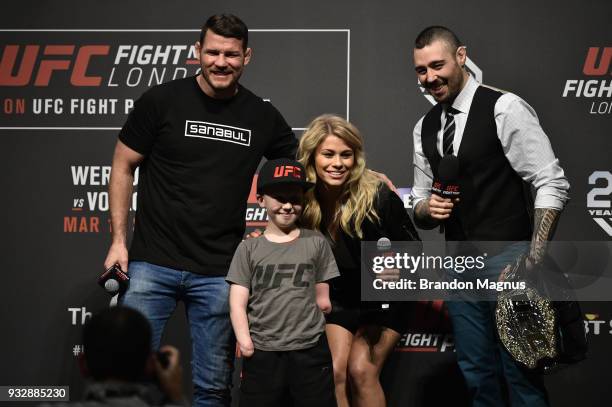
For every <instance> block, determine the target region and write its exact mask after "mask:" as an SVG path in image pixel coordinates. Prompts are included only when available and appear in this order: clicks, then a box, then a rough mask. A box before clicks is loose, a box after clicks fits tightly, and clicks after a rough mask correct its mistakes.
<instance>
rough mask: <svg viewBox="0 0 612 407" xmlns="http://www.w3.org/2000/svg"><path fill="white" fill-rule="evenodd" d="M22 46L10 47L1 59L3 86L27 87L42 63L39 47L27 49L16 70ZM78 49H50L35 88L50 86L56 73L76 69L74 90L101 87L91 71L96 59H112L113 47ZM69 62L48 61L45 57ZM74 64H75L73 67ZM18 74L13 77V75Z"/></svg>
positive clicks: (71, 79)
mask: <svg viewBox="0 0 612 407" xmlns="http://www.w3.org/2000/svg"><path fill="white" fill-rule="evenodd" d="M19 48H21V46H20V45H7V46H6V47H4V53H3V54H2V59H0V86H27V85H29V84H30V82H31V80H32V76H33V73H34V66H35V65H36V61H37V59H38V55H39V50H40V48H41V46H39V45H26V46H25V47H24V51H23V56H22V57H21V63H20V64H19V67H18V68H17V69H15V65H16V63H17V55H18V53H19ZM75 48H77V47H76V46H74V45H46V46H44V49H43V52H42V55H43V57H41V58H40V59H39V64H38V72H37V74H36V78H35V80H34V86H49V81H50V80H51V76H53V72H55V71H68V70H70V69H72V72H71V75H70V84H72V85H73V86H100V83H101V82H102V77H100V76H88V75H87V67H88V65H89V61H90V60H91V58H92V56H94V55H108V52H109V50H110V46H109V45H83V46H80V47H78V48H77V51H76V54H75ZM62 56H63V57H67V58H45V57H62ZM73 61H74V64H72V68H71V66H70V65H71V63H72V62H73ZM14 71H16V72H15V74H13V72H14Z"/></svg>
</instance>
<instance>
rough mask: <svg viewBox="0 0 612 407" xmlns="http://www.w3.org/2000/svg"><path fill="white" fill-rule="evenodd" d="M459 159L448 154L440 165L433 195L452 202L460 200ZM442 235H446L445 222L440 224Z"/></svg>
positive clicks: (432, 191) (433, 186) (432, 189)
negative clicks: (456, 199)
mask: <svg viewBox="0 0 612 407" xmlns="http://www.w3.org/2000/svg"><path fill="white" fill-rule="evenodd" d="M458 178H459V159H458V158H457V157H455V156H454V155H451V154H447V155H445V156H444V157H442V159H441V160H440V164H438V178H437V179H434V181H433V183H432V185H431V193H432V194H436V195H438V196H439V197H442V198H445V199H446V198H449V199H451V200H453V199H455V198H459V195H460V191H459V182H458ZM440 233H444V222H441V223H440Z"/></svg>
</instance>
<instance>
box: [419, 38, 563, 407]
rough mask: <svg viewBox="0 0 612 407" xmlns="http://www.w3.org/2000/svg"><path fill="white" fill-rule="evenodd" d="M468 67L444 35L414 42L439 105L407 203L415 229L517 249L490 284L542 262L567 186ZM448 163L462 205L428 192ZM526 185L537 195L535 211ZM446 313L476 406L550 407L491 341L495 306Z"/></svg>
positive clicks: (516, 102) (496, 264)
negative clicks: (454, 170)
mask: <svg viewBox="0 0 612 407" xmlns="http://www.w3.org/2000/svg"><path fill="white" fill-rule="evenodd" d="M466 58H467V53H466V47H465V46H464V45H462V43H461V42H460V41H459V39H458V38H457V36H456V35H455V34H454V33H453V32H452V31H450V30H449V29H448V28H445V27H440V26H433V27H428V28H426V29H425V30H423V31H422V32H421V33H420V34H419V35H418V37H417V39H416V41H415V48H414V65H415V70H416V74H417V77H418V79H419V81H420V83H421V84H422V86H423V87H424V88H425V89H426V90H427V91H428V93H429V94H430V95H431V96H432V97H433V98H434V99H435V100H436V101H437V102H438V104H437V105H436V106H434V107H433V108H432V109H431V110H430V111H429V112H428V113H427V114H426V115H425V116H424V117H423V118H421V120H419V122H418V123H417V124H416V126H415V128H414V187H413V191H412V196H411V199H412V202H413V207H414V208H415V209H414V213H415V221H416V223H417V225H418V226H419V227H422V228H425V229H432V228H434V227H436V226H438V225H444V229H445V235H446V236H445V237H446V240H447V241H508V242H515V243H509V244H508V245H507V246H506V247H505V248H504V249H503V250H501V251H500V252H499V253H496V254H495V255H490V256H489V258H488V260H487V270H486V272H487V273H488V274H487V275H488V276H492V277H493V278H496V277H498V276H499V274H500V273H501V271H502V270H503V269H504V267H505V266H506V265H507V264H509V263H512V262H513V261H514V259H516V258H517V257H518V256H519V255H520V254H521V253H523V252H527V260H526V264H527V266H528V269H531V268H532V266H534V265H537V264H539V263H540V262H541V261H542V258H543V253H544V250H545V248H546V242H547V241H548V240H550V238H551V236H552V234H553V232H554V229H555V226H556V224H557V221H558V218H559V215H560V213H561V210H562V209H563V207H564V205H565V203H566V202H567V200H568V195H567V191H568V190H569V183H568V181H567V179H566V177H565V175H564V173H563V169H562V168H561V167H560V166H559V161H558V160H557V159H556V158H555V155H554V153H553V151H552V148H551V145H550V142H549V140H548V137H547V136H546V134H545V133H544V131H543V130H542V128H541V126H540V124H539V122H538V119H537V116H536V113H535V112H534V110H533V109H532V108H531V106H529V105H528V104H527V103H526V102H525V101H524V100H522V99H521V98H519V97H518V96H516V95H514V94H511V93H503V92H500V91H498V90H493V89H491V88H488V87H484V86H482V85H480V84H479V83H478V82H476V80H475V79H474V78H473V77H472V76H470V75H469V74H468V72H467V71H466V70H465V69H464V66H465V62H466ZM445 155H452V156H455V157H457V159H458V161H459V174H458V180H457V183H458V185H459V189H460V193H461V195H460V199H455V200H451V199H443V198H441V197H439V196H437V195H435V194H431V192H430V191H431V187H432V180H434V179H437V178H438V175H439V174H438V166H439V163H440V161H441V160H442V157H443V156H445ZM527 183H531V185H532V186H533V187H534V188H535V190H536V191H537V193H536V197H535V202H533V200H532V199H531V196H530V194H529V191H528V189H527V188H525V187H526V186H528V184H527ZM532 212H533V216H532V215H531V214H532ZM530 241H531V243H529V242H530ZM517 242H518V243H517ZM447 305H448V310H449V314H450V317H451V320H452V323H453V329H454V334H455V346H456V353H457V360H458V363H459V367H460V369H461V371H462V373H463V376H464V378H465V380H466V383H467V386H468V390H469V393H470V397H471V400H472V405H473V406H501V405H506V404H507V401H508V399H509V400H510V402H511V404H512V406H530V407H533V406H546V405H548V398H547V395H546V390H545V388H544V385H543V382H542V378H541V377H540V376H539V375H537V374H535V373H533V372H528V371H526V370H525V369H523V368H521V367H520V366H518V365H517V364H516V363H515V362H514V360H513V359H512V358H511V357H510V355H509V354H508V353H507V352H506V351H505V349H503V346H502V345H501V343H500V342H499V340H498V339H497V337H496V334H495V323H494V309H495V302H492V301H449V302H447ZM504 378H505V380H506V383H507V386H504V385H503V380H504ZM505 388H507V390H508V393H509V394H506V391H505V390H504V389H505Z"/></svg>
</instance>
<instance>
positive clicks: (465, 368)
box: [446, 242, 548, 407]
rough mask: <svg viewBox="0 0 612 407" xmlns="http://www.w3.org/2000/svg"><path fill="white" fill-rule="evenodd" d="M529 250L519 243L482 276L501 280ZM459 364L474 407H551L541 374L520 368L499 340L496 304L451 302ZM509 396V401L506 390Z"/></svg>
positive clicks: (489, 264)
mask: <svg viewBox="0 0 612 407" xmlns="http://www.w3.org/2000/svg"><path fill="white" fill-rule="evenodd" d="M528 247H529V242H519V243H515V244H512V245H511V246H509V247H507V248H506V249H505V250H504V251H503V252H502V253H500V254H498V255H496V256H494V257H491V258H490V259H488V260H487V261H485V264H486V270H484V273H483V275H482V277H487V278H492V279H495V280H497V278H498V277H499V274H500V273H501V271H502V270H503V268H504V267H505V266H506V265H507V264H510V263H513V262H514V260H515V259H516V258H517V257H518V256H519V255H520V254H521V253H523V252H525V251H526V250H527V248H528ZM446 305H447V307H448V312H449V316H450V318H451V321H452V323H453V332H454V337H455V351H456V353H457V363H458V364H459V368H460V369H461V372H462V373H463V377H464V378H465V381H466V384H467V387H468V391H469V394H470V398H471V400H472V406H475V407H476V406H477V407H481V406H482V407H484V406H492V407H493V406H494V407H497V406H505V405H508V401H509V402H510V405H512V406H513V407H518V406H525V407H527V406H528V407H539V406H548V397H547V394H546V389H545V388H544V382H543V379H542V377H541V376H540V375H539V374H536V373H533V372H530V371H528V370H527V369H525V368H523V367H521V366H519V365H518V364H517V363H516V362H515V361H514V360H513V359H512V357H511V356H510V354H509V353H508V352H507V351H506V349H505V348H504V346H503V345H502V344H501V342H500V341H499V339H498V338H497V329H496V326H495V305H496V303H495V302H494V301H448V302H446ZM506 386H507V390H508V392H509V393H510V394H509V400H508V396H507V393H506V389H505V387H506Z"/></svg>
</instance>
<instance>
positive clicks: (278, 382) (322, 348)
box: [240, 333, 336, 407]
mask: <svg viewBox="0 0 612 407" xmlns="http://www.w3.org/2000/svg"><path fill="white" fill-rule="evenodd" d="M242 363H243V364H242V382H241V384H240V407H275V406H278V407H286V406H294V407H312V406H317V407H336V396H335V391H334V371H333V366H332V359H331V353H330V351H329V346H328V344H327V337H326V336H325V334H324V333H323V334H321V337H320V338H319V342H318V343H317V344H316V345H315V346H314V347H312V348H308V349H301V350H292V351H278V352H270V351H263V350H259V349H255V352H254V353H253V356H251V357H250V358H244V359H243V362H242Z"/></svg>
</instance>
